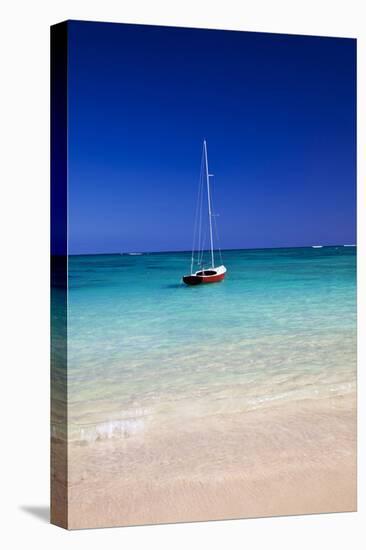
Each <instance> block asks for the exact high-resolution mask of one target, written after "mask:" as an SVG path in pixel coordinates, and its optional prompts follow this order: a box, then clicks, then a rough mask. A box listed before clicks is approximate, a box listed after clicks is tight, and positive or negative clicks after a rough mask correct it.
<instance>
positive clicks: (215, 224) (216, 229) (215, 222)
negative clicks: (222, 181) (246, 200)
mask: <svg viewBox="0 0 366 550" xmlns="http://www.w3.org/2000/svg"><path fill="white" fill-rule="evenodd" d="M212 179H213V180H214V178H212ZM213 183H215V182H214V181H213ZM211 190H212V191H211V204H212V210H213V213H214V215H213V218H214V230H215V236H216V242H217V249H218V251H219V256H220V262H221V264H222V254H221V247H220V238H219V229H218V225H217V221H216V218H217V214H216V211H215V203H214V200H213V196H214V194H215V191H216V187H215V185H212V187H211Z"/></svg>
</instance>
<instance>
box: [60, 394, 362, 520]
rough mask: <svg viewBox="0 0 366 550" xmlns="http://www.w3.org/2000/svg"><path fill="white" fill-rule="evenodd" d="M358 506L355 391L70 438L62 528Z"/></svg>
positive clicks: (241, 516)
mask: <svg viewBox="0 0 366 550" xmlns="http://www.w3.org/2000/svg"><path fill="white" fill-rule="evenodd" d="M355 510H356V403H355V397H354V395H348V396H344V397H339V396H338V397H335V398H334V399H318V400H309V399H307V400H302V401H296V402H292V403H286V404H282V405H279V406H271V407H265V408H261V409H258V410H254V411H249V412H246V413H240V414H233V415H218V416H215V415H213V416H210V417H207V418H205V419H202V420H201V421H195V422H192V423H189V422H187V421H185V422H184V424H183V423H181V424H180V425H179V424H178V423H175V422H172V423H170V424H169V425H167V426H165V427H162V426H161V425H160V428H159V422H158V421H157V423H156V425H155V426H154V423H152V424H151V425H150V428H149V430H148V431H147V432H145V433H144V434H138V435H136V436H133V437H127V438H119V439H118V438H111V439H106V440H101V441H96V442H94V443H92V444H85V443H84V444H82V443H80V444H76V443H73V444H70V445H69V525H68V526H69V528H70V529H78V528H88V527H105V526H117V525H121V524H124V525H137V524H151V523H158V522H159V523H169V522H183V521H202V520H217V519H230V518H249V517H263V516H278V515H296V514H307V513H324V512H343V511H344V512H345V511H355Z"/></svg>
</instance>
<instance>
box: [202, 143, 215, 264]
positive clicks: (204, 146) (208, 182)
mask: <svg viewBox="0 0 366 550" xmlns="http://www.w3.org/2000/svg"><path fill="white" fill-rule="evenodd" d="M203 151H204V155H205V167H206V183H207V202H208V219H209V222H210V245H211V266H212V267H215V263H214V253H213V238H212V213H211V196H210V174H209V173H208V159H207V143H206V140H205V139H204V140H203Z"/></svg>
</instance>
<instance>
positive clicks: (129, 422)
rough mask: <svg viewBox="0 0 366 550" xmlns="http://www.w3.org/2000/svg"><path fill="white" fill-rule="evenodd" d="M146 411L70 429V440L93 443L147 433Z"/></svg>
mask: <svg viewBox="0 0 366 550" xmlns="http://www.w3.org/2000/svg"><path fill="white" fill-rule="evenodd" d="M147 416H148V414H147V412H146V411H135V412H134V415H132V414H129V415H128V417H125V418H122V419H118V420H106V421H104V422H100V423H98V424H88V425H85V424H84V425H79V426H78V425H76V424H73V425H72V426H71V429H70V440H71V441H74V442H78V443H82V444H85V443H93V442H95V441H103V440H107V439H112V438H119V439H127V438H129V437H132V436H135V435H138V434H140V433H142V432H144V431H145V428H146V423H147Z"/></svg>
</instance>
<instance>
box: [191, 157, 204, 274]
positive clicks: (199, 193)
mask: <svg viewBox="0 0 366 550" xmlns="http://www.w3.org/2000/svg"><path fill="white" fill-rule="evenodd" d="M202 172H203V157H202V158H201V169H200V178H199V184H198V193H197V201H196V212H195V217H194V228H193V242H192V255H191V273H193V264H194V252H195V245H196V236H197V224H198V216H199V206H200V203H201V202H202V201H201V194H202ZM199 238H200V237H198V241H199ZM197 246H199V242H198V243H197Z"/></svg>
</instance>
